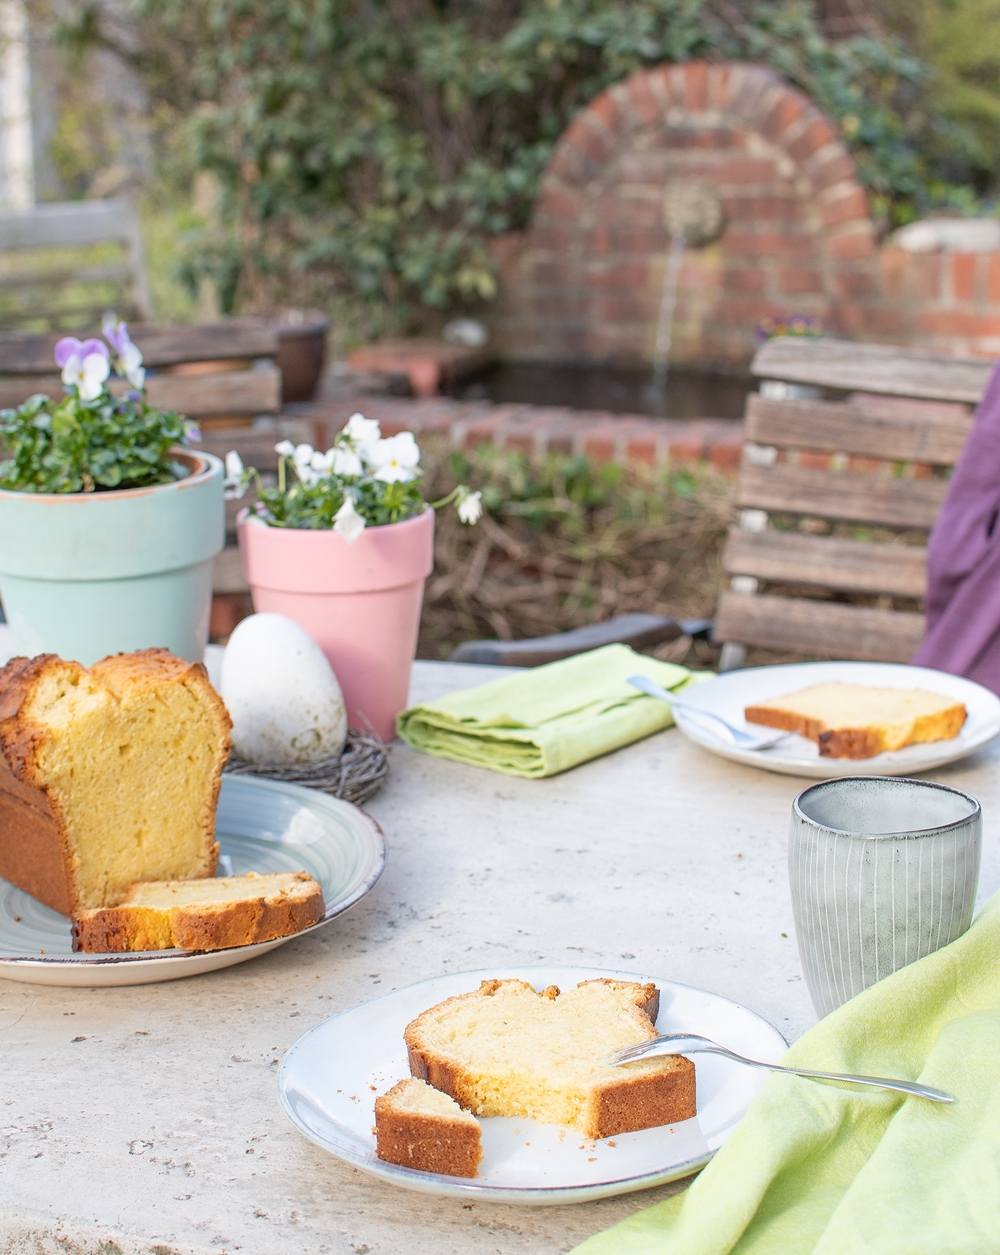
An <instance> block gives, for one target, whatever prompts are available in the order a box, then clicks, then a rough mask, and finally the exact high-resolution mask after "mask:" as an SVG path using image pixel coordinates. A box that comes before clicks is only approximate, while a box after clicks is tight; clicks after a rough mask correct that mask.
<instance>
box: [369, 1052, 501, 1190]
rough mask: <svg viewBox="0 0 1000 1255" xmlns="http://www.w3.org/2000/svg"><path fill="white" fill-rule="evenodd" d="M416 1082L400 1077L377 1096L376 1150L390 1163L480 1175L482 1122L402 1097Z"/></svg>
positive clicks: (453, 1175) (442, 1171)
mask: <svg viewBox="0 0 1000 1255" xmlns="http://www.w3.org/2000/svg"><path fill="white" fill-rule="evenodd" d="M415 1083H416V1082H415V1081H414V1079H413V1078H412V1077H410V1078H407V1079H406V1080H403V1081H399V1082H398V1083H397V1084H396V1085H394V1086H393V1087H392V1089H390V1090H389V1091H388V1093H385V1094H381V1095H380V1096H379V1097H378V1098H376V1099H375V1153H376V1154H377V1155H378V1157H379V1159H384V1160H385V1161H386V1162H387V1163H395V1164H399V1165H400V1166H401V1167H404V1168H415V1169H417V1170H418V1171H419V1172H440V1173H444V1174H445V1175H446V1176H451V1177H474V1176H476V1175H478V1172H479V1165H480V1163H482V1159H483V1145H482V1134H481V1132H480V1129H479V1124H478V1123H477V1122H476V1121H475V1120H474V1119H470V1117H469V1116H467V1115H464V1114H462V1113H458V1112H456V1113H455V1115H454V1116H450V1115H448V1114H446V1113H442V1112H440V1111H420V1110H414V1109H413V1108H412V1107H407V1106H404V1105H403V1102H402V1101H401V1100H402V1099H403V1098H404V1097H405V1096H406V1095H407V1094H408V1092H410V1087H412V1086H413V1085H414V1084H415Z"/></svg>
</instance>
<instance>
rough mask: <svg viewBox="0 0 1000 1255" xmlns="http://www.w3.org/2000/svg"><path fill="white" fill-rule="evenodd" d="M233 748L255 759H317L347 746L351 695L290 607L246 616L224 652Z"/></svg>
mask: <svg viewBox="0 0 1000 1255" xmlns="http://www.w3.org/2000/svg"><path fill="white" fill-rule="evenodd" d="M222 700H223V701H224V702H225V703H226V706H227V707H228V708H229V713H230V715H232V718H233V731H232V738H233V753H234V755H235V756H236V757H237V758H242V759H245V760H246V761H247V762H250V763H283V764H287V763H314V762H318V761H319V760H320V759H323V758H333V757H335V756H336V755H337V754H339V753H340V751H341V750H342V749H343V748H344V739H345V737H346V736H347V710H346V708H345V706H344V695H343V693H342V692H341V691H340V685H339V684H338V683H337V677H336V676H335V675H334V673H333V668H332V667H331V666H330V664H329V662H328V661H327V659H326V656H325V655H324V653H323V651H322V650H321V649H320V647H319V646H318V645H317V644H316V642H315V641H314V640H313V639H312V637H311V636H310V635H309V634H308V633H307V632H306V631H305V630H304V629H303V628H301V627H299V625H298V624H297V623H294V622H293V621H292V620H291V619H288V618H286V617H285V616H284V615H283V614H253V615H251V616H250V618H249V619H244V620H243V622H242V623H239V624H238V625H237V627H236V629H235V631H234V632H233V634H232V636H230V638H229V644H228V645H227V646H226V651H225V653H224V654H223V657H222Z"/></svg>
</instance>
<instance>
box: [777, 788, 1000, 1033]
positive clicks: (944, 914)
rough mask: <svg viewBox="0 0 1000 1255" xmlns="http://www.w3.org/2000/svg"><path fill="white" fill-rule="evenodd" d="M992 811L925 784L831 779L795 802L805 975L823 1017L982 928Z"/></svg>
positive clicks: (792, 873)
mask: <svg viewBox="0 0 1000 1255" xmlns="http://www.w3.org/2000/svg"><path fill="white" fill-rule="evenodd" d="M981 845H982V811H981V810H980V806H979V803H978V802H977V801H976V799H975V798H974V797H970V796H969V794H968V793H960V792H959V791H958V789H949V788H947V787H946V786H945V785H943V784H930V783H928V782H927V781H925V780H906V779H903V778H900V777H898V776H893V777H879V776H860V777H857V776H855V777H847V778H845V779H842V780H826V781H824V782H823V783H822V784H816V785H813V786H812V788H809V789H806V790H804V791H803V792H802V793H800V794H799V796H798V797H797V798H796V799H795V801H794V802H793V803H792V827H791V833H790V835H789V842H788V871H789V878H790V881H791V890H792V909H793V912H794V915H795V931H796V935H797V937H798V943H799V954H800V956H801V958H802V968H803V973H804V975H805V979H806V984H807V985H808V987H809V993H810V994H811V995H812V1000H813V1005H814V1006H815V1008H816V1011H817V1014H818V1015H820V1016H821V1017H822V1016H824V1015H828V1014H829V1013H830V1012H831V1011H834V1010H836V1008H837V1007H839V1006H840V1005H841V1004H842V1003H844V1002H847V1000H848V999H849V998H853V997H854V995H855V994H859V993H861V991H862V990H863V989H867V988H868V986H869V985H874V984H875V982H876V981H879V980H882V979H883V977H886V976H888V975H890V974H891V973H892V972H895V971H896V970H897V969H898V968H901V967H905V966H906V964H907V963H912V962H914V960H916V959H921V958H923V957H924V955H926V954H931V953H932V952H933V951H934V950H939V949H940V948H941V947H942V946H946V945H948V944H949V942H952V941H954V940H955V938H956V937H960V936H961V935H962V933H964V932H965V931H966V929H967V928H968V927H969V925H970V924H971V922H972V909H973V906H974V904H975V900H976V886H977V883H978V881H979V858H980V852H981Z"/></svg>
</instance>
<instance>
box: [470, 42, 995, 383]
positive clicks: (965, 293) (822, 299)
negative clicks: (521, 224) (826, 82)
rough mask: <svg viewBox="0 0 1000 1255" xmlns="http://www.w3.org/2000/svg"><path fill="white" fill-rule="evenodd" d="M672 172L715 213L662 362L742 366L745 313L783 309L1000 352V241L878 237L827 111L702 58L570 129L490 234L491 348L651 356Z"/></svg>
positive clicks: (750, 334) (621, 94) (653, 77)
mask: <svg viewBox="0 0 1000 1255" xmlns="http://www.w3.org/2000/svg"><path fill="white" fill-rule="evenodd" d="M676 181H698V182H702V183H708V184H710V185H712V186H713V187H714V188H715V189H716V191H717V193H718V195H719V197H720V200H721V203H722V206H723V210H724V213H725V223H726V225H725V228H724V231H723V233H722V235H721V237H720V238H719V239H718V240H717V241H716V242H715V243H713V244H710V245H709V246H707V247H705V248H698V249H695V248H689V249H688V250H687V252H686V254H685V259H684V264H683V268H682V271H681V277H680V291H679V300H678V306H677V312H676V317H675V320H674V330H673V349H672V354H671V356H672V359H673V360H674V361H677V362H685V363H715V364H721V365H728V366H740V365H743V364H745V363H746V362H747V361H748V360H749V358H750V356H751V354H752V352H753V347H754V330H755V328H756V326H757V324H758V323H759V322H760V321H761V320H762V319H764V318H768V317H782V316H787V315H788V314H792V313H801V314H811V315H815V316H817V317H819V318H821V319H822V320H823V322H824V324H825V325H826V326H827V328H828V329H829V330H830V331H831V333H834V334H842V335H848V336H853V337H857V338H863V339H873V340H883V341H889V342H895V343H918V344H926V345H928V346H929V347H934V348H943V349H945V350H946V351H956V352H972V353H982V354H996V353H997V352H1000V254H997V255H994V254H982V255H971V254H948V253H933V254H922V255H916V254H909V253H905V252H903V251H902V250H901V249H899V248H893V247H882V248H880V247H879V245H878V243H877V240H876V233H875V228H874V225H873V223H872V221H871V218H870V214H869V207H868V200H867V196H866V193H865V191H864V188H863V187H862V186H861V184H860V183H859V182H858V178H857V172H856V169H855V165H854V161H853V159H852V158H851V156H850V153H849V152H848V151H847V149H846V148H845V146H844V145H843V144H842V143H841V141H840V139H839V138H838V134H837V131H836V129H835V127H834V125H833V124H832V123H831V122H830V120H829V119H827V118H826V117H825V116H824V115H823V114H822V113H821V112H820V111H819V110H818V109H817V108H816V106H815V105H814V104H813V103H812V102H811V101H810V100H809V99H808V98H807V97H806V96H804V95H803V94H802V93H801V92H798V91H796V90H795V89H794V88H792V87H790V86H789V85H788V84H787V83H786V82H784V80H782V79H781V78H780V77H779V76H778V75H777V74H775V73H774V72H772V71H770V70H767V69H764V68H763V67H760V66H754V65H733V64H714V65H707V64H705V63H701V62H689V63H687V64H684V65H674V66H660V67H657V68H655V69H652V70H642V71H639V72H638V73H636V74H634V75H632V77H631V78H629V79H627V80H626V81H625V82H623V83H619V84H617V85H616V86H614V87H612V88H610V89H609V90H607V91H605V92H603V93H602V94H601V95H600V96H598V97H597V98H596V99H595V100H594V101H593V102H592V103H591V104H590V105H589V106H588V108H587V109H585V110H584V111H583V112H582V113H581V114H580V115H579V116H578V117H577V118H576V119H575V120H574V122H573V123H572V124H571V125H570V127H569V128H568V129H567V131H566V132H565V134H564V135H563V137H562V139H561V140H560V142H559V144H558V146H557V148H556V151H555V153H554V154H553V158H552V161H551V163H550V166H549V169H548V171H547V173H546V175H545V178H544V180H543V183H542V187H541V189H540V193H539V198H538V201H537V204H536V206H535V212H534V215H533V218H532V222H531V225H530V226H529V228H528V229H527V230H526V231H525V232H523V233H520V234H518V235H512V236H509V237H506V238H505V239H503V240H501V241H500V243H499V246H498V259H499V262H500V266H501V276H502V284H501V292H502V295H501V301H500V303H499V306H498V308H497V310H496V312H495V314H494V316H493V319H492V322H493V330H494V335H495V340H496V344H497V347H498V348H499V349H500V351H501V352H502V353H503V354H504V355H506V356H508V357H511V358H515V359H522V360H530V359H535V360H556V361H617V362H648V361H649V360H650V358H651V356H652V348H653V342H654V338H655V334H656V318H657V312H658V309H659V304H660V295H661V287H662V282H663V273H664V268H665V265H666V257H667V249H668V245H669V239H668V233H667V228H666V226H665V223H664V216H663V207H664V195H665V192H666V190H667V188H668V187H669V186H670V185H671V184H672V183H674V182H676Z"/></svg>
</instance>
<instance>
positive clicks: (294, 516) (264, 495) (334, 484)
mask: <svg viewBox="0 0 1000 1255" xmlns="http://www.w3.org/2000/svg"><path fill="white" fill-rule="evenodd" d="M284 473H285V466H284V459H282V483H280V484H279V486H278V487H276V488H264V487H260V488H258V490H257V496H258V498H259V500H260V502H261V503H262V504H263V506H264V510H265V511H266V513H265V514H262V517H263V518H264V519H266V521H267V523H268V524H269V525H270V526H271V527H301V528H309V529H313V530H323V529H325V530H329V529H330V528H332V527H333V525H334V520H335V519H336V515H337V511H338V510H339V509H340V508H341V506H342V505H343V504H344V500H345V497H346V496H348V495H350V496H351V497H352V498H353V500H354V508H355V510H357V512H358V514H360V515H361V517H362V518H363V519H364V520H365V523H366V525H367V526H368V527H379V526H381V525H383V524H385V523H401V522H402V521H403V520H404V519H410V518H413V517H414V516H415V515H417V514H419V513H420V512H421V510H422V509H423V508H424V495H423V492H422V491H421V488H420V481H419V480H410V481H409V482H408V483H395V484H384V483H382V482H381V481H380V480H377V479H370V478H367V477H366V478H364V479H361V478H357V477H354V478H345V477H341V476H335V475H326V476H324V477H323V478H322V479H319V480H316V481H315V482H314V483H305V482H304V481H302V480H300V479H298V478H296V480H295V481H294V482H293V483H291V484H288V483H286V482H285V481H284ZM258 513H259V511H258Z"/></svg>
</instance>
